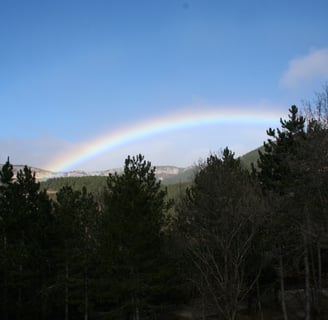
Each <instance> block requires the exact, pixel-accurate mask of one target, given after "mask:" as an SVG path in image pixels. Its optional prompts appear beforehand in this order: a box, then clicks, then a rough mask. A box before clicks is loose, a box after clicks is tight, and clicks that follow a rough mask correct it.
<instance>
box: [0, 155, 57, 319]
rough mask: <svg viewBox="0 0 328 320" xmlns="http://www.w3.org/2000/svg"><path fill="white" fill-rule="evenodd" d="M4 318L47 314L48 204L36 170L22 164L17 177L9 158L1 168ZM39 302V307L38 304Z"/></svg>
mask: <svg viewBox="0 0 328 320" xmlns="http://www.w3.org/2000/svg"><path fill="white" fill-rule="evenodd" d="M0 176H1V186H0V202H1V203H0V207H1V210H0V211H1V215H0V216H1V219H0V220H1V222H2V223H1V224H2V226H1V227H2V228H1V233H2V240H3V246H2V249H3V250H2V254H3V264H2V274H3V301H4V306H3V318H4V319H7V318H12V317H14V316H15V317H16V318H17V319H20V318H21V317H22V315H23V314H24V318H25V319H29V318H33V319H35V318H37V317H39V318H42V319H44V318H46V314H45V312H44V310H45V309H44V308H43V306H44V302H45V299H44V295H43V294H42V292H44V289H45V288H46V287H47V282H46V278H45V272H46V269H47V266H49V264H48V263H49V255H48V254H49V252H48V251H47V250H46V248H45V247H44V245H45V244H46V243H47V239H48V234H47V230H48V228H47V224H48V223H49V222H50V221H51V218H50V217H51V204H50V201H49V198H48V197H47V195H46V193H45V192H40V191H39V187H40V184H39V183H38V182H37V181H36V179H35V174H34V173H32V171H31V170H30V169H29V168H28V167H27V166H25V167H24V168H23V170H19V171H18V172H17V175H16V179H15V180H14V179H13V177H14V175H13V167H12V165H11V164H10V162H9V159H8V160H7V162H6V163H5V165H4V166H3V168H2V171H1V172H0ZM40 306H41V308H40Z"/></svg>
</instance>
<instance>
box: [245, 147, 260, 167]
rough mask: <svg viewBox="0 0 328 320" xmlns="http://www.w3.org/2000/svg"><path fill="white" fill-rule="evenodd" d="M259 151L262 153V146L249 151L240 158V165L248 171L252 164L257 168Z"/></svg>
mask: <svg viewBox="0 0 328 320" xmlns="http://www.w3.org/2000/svg"><path fill="white" fill-rule="evenodd" d="M259 150H261V151H263V146H262V147H259V148H256V149H254V150H252V151H249V152H247V153H245V154H244V155H243V156H241V157H240V160H241V163H242V165H243V166H244V167H245V168H247V169H250V168H251V164H252V163H254V165H255V167H256V166H257V160H258V159H259Z"/></svg>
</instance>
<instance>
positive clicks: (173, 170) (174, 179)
mask: <svg viewBox="0 0 328 320" xmlns="http://www.w3.org/2000/svg"><path fill="white" fill-rule="evenodd" d="M262 148H263V147H259V148H256V149H254V150H251V151H249V152H247V153H245V154H244V155H243V156H241V157H240V159H241V161H242V163H243V164H244V165H245V167H247V168H250V164H251V163H252V162H253V163H255V164H256V160H257V159H258V151H259V150H261V149H262ZM0 166H2V165H1V164H0ZM28 167H29V168H30V169H31V171H32V172H35V176H36V179H37V180H38V181H40V182H43V181H46V180H48V179H56V178H68V177H87V176H103V177H105V176H108V175H109V174H114V173H115V172H117V173H118V174H120V173H122V172H123V167H120V168H113V169H107V170H95V171H84V170H72V171H64V172H54V171H50V170H45V169H41V168H37V167H30V166H28ZM154 167H155V168H156V171H155V174H156V177H157V179H159V180H160V181H162V182H163V183H165V184H174V183H183V182H190V181H192V178H193V177H194V175H195V172H196V168H197V165H193V166H188V167H178V166H173V165H164V166H156V165H155V166H154ZM23 168H24V165H20V164H19V165H13V169H14V175H15V176H16V174H17V172H18V171H19V170H23Z"/></svg>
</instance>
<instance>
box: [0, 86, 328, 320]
mask: <svg viewBox="0 0 328 320" xmlns="http://www.w3.org/2000/svg"><path fill="white" fill-rule="evenodd" d="M327 93H328V91H327ZM327 96H328V94H327ZM323 97H324V96H320V97H319V98H320V100H319V102H320V103H319V102H318V104H315V106H314V107H312V109H311V105H308V107H309V108H307V113H306V114H305V115H303V116H301V115H300V114H299V111H298V109H297V108H296V106H292V107H291V108H290V110H289V118H288V119H287V120H283V119H281V128H278V129H269V130H268V131H267V133H268V140H267V141H266V142H265V143H264V146H263V148H261V149H260V150H259V157H258V162H257V163H256V164H254V165H253V169H252V170H249V169H247V168H245V166H243V165H242V164H241V162H240V160H239V159H235V157H234V154H233V152H232V151H231V150H229V149H228V148H226V149H224V151H223V152H222V153H221V154H218V155H216V154H212V155H210V156H209V157H208V159H206V160H205V161H203V162H202V163H200V164H199V167H198V172H197V174H196V176H195V178H194V180H193V182H192V183H191V184H186V185H179V186H178V185H177V186H175V187H174V188H175V189H171V191H170V194H169V196H168V191H167V189H166V188H165V187H163V186H162V185H161V182H160V181H158V180H156V177H155V168H154V167H152V166H151V163H150V162H148V161H146V160H145V159H144V157H143V156H141V155H137V156H135V157H128V158H127V159H126V161H125V166H124V171H123V173H122V174H112V175H109V176H108V177H107V178H105V179H103V178H99V181H96V180H95V179H94V178H93V182H92V184H93V183H96V185H92V186H91V183H90V184H89V185H88V179H86V178H81V179H76V178H74V179H72V180H71V181H70V182H71V183H70V182H69V181H66V182H67V184H65V185H58V186H57V187H56V196H55V197H52V198H50V197H49V194H48V193H47V190H46V189H43V188H42V189H41V188H40V184H39V183H38V182H37V181H36V179H35V175H34V174H33V173H32V172H31V170H30V169H29V168H28V167H25V168H24V169H23V170H20V171H19V172H18V173H17V175H16V177H14V174H13V167H12V165H11V164H10V161H9V159H8V160H7V162H6V163H5V164H4V165H3V167H2V168H1V170H0V287H1V292H0V300H1V316H0V317H1V319H5V320H7V319H18V320H19V319H65V320H69V319H80V318H84V319H85V320H87V319H126V320H129V319H133V320H139V319H159V317H162V318H164V319H165V314H166V315H167V319H172V318H173V314H174V310H175V309H174V305H177V304H180V303H181V304H182V303H184V304H189V305H191V306H193V307H194V314H195V315H196V316H197V317H199V318H201V319H206V318H207V317H212V318H213V319H214V318H215V319H216V318H218V319H227V320H228V319H229V320H235V319H236V318H237V317H238V315H239V314H240V313H241V312H244V313H245V312H246V313H249V314H253V315H256V317H258V318H259V319H263V314H264V313H266V312H267V310H268V309H270V307H271V309H273V310H274V312H275V315H277V316H278V317H281V316H283V317H284V319H288V317H290V315H291V314H293V315H295V314H297V313H298V312H299V310H303V313H302V315H301V316H302V317H303V318H305V319H307V320H309V319H311V317H313V316H316V317H319V316H321V317H322V318H324V317H325V316H326V315H327V314H326V313H325V312H327V310H325V304H324V297H323V288H324V287H325V286H327V285H328V283H326V280H325V279H326V278H327V274H328V270H327V267H326V264H327V261H328V246H327V243H328V237H327V231H328V214H327V213H328V212H327V211H328V190H327V188H328V187H327V185H328V184H327V181H328V170H327V168H328V131H327V130H328V129H327V125H328V122H327V119H328V113H327V110H328V108H327V107H328V104H327V100H323ZM325 101H326V105H324V103H325ZM318 108H319V109H318ZM82 180H83V182H82V185H83V186H81V187H77V185H76V184H75V185H74V183H75V182H76V181H78V182H79V185H80V183H81V181H82ZM58 183H59V182H58ZM89 187H90V189H92V192H90V189H89ZM172 199H173V200H174V201H172ZM291 289H293V290H291ZM278 293H279V294H278ZM287 296H288V298H287ZM278 297H279V298H278ZM280 307H281V308H280ZM278 309H279V310H281V311H277V310H278ZM172 310H173V311H172ZM170 312H171V313H170ZM169 314H170V315H169Z"/></svg>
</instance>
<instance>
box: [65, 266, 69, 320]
mask: <svg viewBox="0 0 328 320" xmlns="http://www.w3.org/2000/svg"><path fill="white" fill-rule="evenodd" d="M68 277H69V269H68V263H67V262H66V263H65V320H68V319H69V304H68V303H69V298H68Z"/></svg>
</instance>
